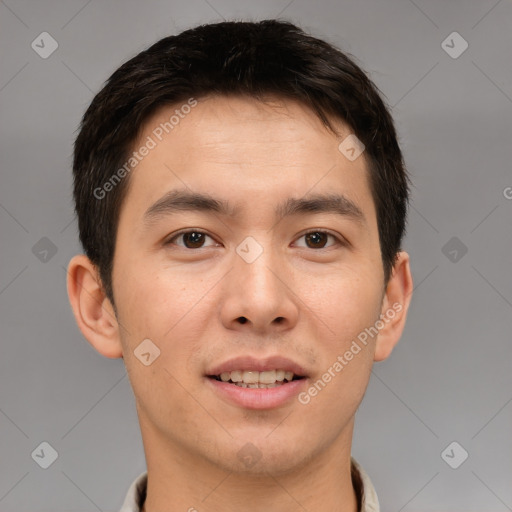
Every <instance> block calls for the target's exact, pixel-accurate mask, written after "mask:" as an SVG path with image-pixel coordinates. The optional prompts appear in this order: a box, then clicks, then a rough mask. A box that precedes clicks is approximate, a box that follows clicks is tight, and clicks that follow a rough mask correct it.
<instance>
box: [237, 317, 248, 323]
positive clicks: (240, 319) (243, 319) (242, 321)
mask: <svg viewBox="0 0 512 512" xmlns="http://www.w3.org/2000/svg"><path fill="white" fill-rule="evenodd" d="M238 321H239V322H240V323H241V324H245V323H246V322H247V318H245V316H241V317H239V318H238Z"/></svg>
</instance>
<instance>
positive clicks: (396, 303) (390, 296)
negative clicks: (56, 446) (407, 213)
mask: <svg viewBox="0 0 512 512" xmlns="http://www.w3.org/2000/svg"><path fill="white" fill-rule="evenodd" d="M412 290H413V281H412V275H411V269H410V265H409V255H408V254H407V253H406V252H403V251H401V252H399V253H398V256H397V258H396V261H395V264H394V266H393V272H392V275H391V277H390V279H389V282H388V284H387V286H386V292H385V295H384V300H383V301H382V310H381V321H382V323H383V324H384V326H383V328H382V329H380V330H379V334H378V336H377V341H376V345H375V354H374V361H383V360H384V359H386V358H387V357H389V355H390V354H391V352H392V350H393V348H394V347H395V345H396V344H397V343H398V341H399V340H400V337H401V335H402V332H403V330H404V327H405V320H406V317H407V311H408V309H409V304H410V302H411V297H412Z"/></svg>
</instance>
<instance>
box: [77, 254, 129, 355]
mask: <svg viewBox="0 0 512 512" xmlns="http://www.w3.org/2000/svg"><path fill="white" fill-rule="evenodd" d="M67 288H68V297H69V302H70V303H71V307H72V309H73V313H74V315H75V320H76V323H77V324H78V327H79V329H80V331H82V334H83V335H84V337H85V338H86V339H87V341H88V342H89V343H90V344H91V345H92V346H93V347H94V348H95V349H96V350H97V351H98V352H99V353H100V354H102V355H103V356H105V357H109V358H119V357H123V351H122V345H121V341H120V337H119V325H118V322H117V319H116V315H115V312H114V308H113V307H112V304H111V302H110V300H109V299H108V298H107V296H106V295H105V292H104V291H103V286H102V283H101V279H100V277H99V273H98V271H97V268H96V266H95V265H94V264H93V263H92V262H91V260H89V258H87V256H85V255H84V254H79V255H77V256H74V257H73V258H72V259H71V261H70V262H69V265H68V270H67Z"/></svg>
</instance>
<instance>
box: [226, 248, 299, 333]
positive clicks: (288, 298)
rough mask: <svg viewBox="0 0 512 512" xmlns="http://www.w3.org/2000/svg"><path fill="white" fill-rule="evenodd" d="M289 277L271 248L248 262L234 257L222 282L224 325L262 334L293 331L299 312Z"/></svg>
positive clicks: (288, 273) (289, 274)
mask: <svg viewBox="0 0 512 512" xmlns="http://www.w3.org/2000/svg"><path fill="white" fill-rule="evenodd" d="M280 263H281V264H280ZM291 275H292V274H291V272H285V271H284V264H283V262H279V258H278V257H277V256H276V255H273V254H271V249H267V248H265V250H264V251H263V252H262V254H260V255H259V257H258V258H256V260H254V261H252V262H250V263H249V262H248V261H246V260H244V259H243V258H242V257H240V256H239V255H238V254H237V255H236V256H235V257H234V262H233V268H232V270H231V271H230V272H229V273H228V274H227V276H226V279H225V281H224V283H223V284H224V287H223V295H222V299H221V300H222V303H221V319H222V323H223V325H224V326H225V327H226V328H227V329H235V330H239V331H251V333H258V334H263V335H265V334H266V335H270V334H273V333H274V334H276V333H279V332H283V331H286V330H289V329H292V328H293V327H294V326H295V325H296V323H297V320H298V316H299V311H298V307H297V304H298V298H297V296H296V295H295V294H294V292H293V283H292V282H291V281H292V278H291Z"/></svg>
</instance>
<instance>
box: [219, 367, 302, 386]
mask: <svg viewBox="0 0 512 512" xmlns="http://www.w3.org/2000/svg"><path fill="white" fill-rule="evenodd" d="M293 376H294V374H293V372H290V371H284V370H267V371H264V372H255V371H252V370H234V371H232V372H222V373H221V374H220V375H219V377H220V380H221V381H222V382H229V381H231V382H232V383H234V384H237V385H239V386H241V387H244V388H246V387H249V388H266V387H269V388H273V387H276V386H279V385H281V384H282V383H283V381H284V380H287V381H288V382H290V381H291V380H292V379H293Z"/></svg>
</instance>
